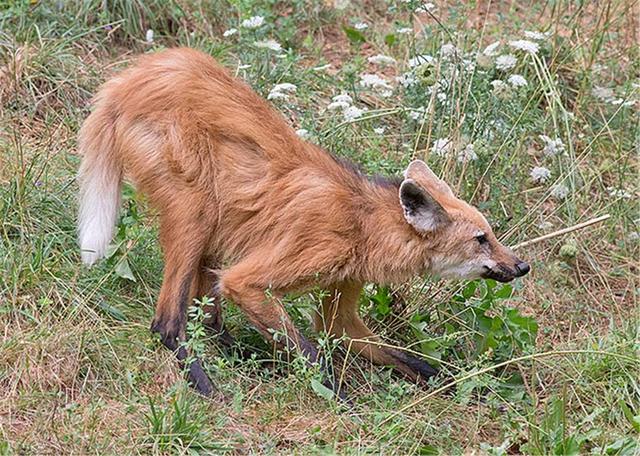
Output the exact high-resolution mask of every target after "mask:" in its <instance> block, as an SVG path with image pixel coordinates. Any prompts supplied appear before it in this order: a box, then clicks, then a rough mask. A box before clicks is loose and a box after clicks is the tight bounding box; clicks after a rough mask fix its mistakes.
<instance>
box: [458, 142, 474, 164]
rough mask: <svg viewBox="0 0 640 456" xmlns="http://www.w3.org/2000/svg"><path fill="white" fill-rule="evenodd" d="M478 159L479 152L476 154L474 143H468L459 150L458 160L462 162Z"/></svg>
mask: <svg viewBox="0 0 640 456" xmlns="http://www.w3.org/2000/svg"><path fill="white" fill-rule="evenodd" d="M477 159H478V154H476V151H475V150H474V147H473V144H467V145H466V147H465V148H464V149H462V150H461V151H459V152H458V161H459V162H461V163H465V162H468V161H474V160H477Z"/></svg>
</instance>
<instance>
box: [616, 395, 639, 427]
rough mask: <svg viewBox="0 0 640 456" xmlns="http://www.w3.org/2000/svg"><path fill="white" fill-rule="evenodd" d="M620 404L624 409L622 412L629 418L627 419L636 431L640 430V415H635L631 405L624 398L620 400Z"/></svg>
mask: <svg viewBox="0 0 640 456" xmlns="http://www.w3.org/2000/svg"><path fill="white" fill-rule="evenodd" d="M618 405H620V408H621V409H622V413H624V416H625V417H626V418H627V420H628V421H629V423H630V424H631V427H632V428H633V429H634V430H635V431H636V432H640V415H635V416H634V414H633V412H632V411H631V409H630V408H629V406H628V405H627V404H626V402H625V401H623V400H622V399H620V400H619V401H618Z"/></svg>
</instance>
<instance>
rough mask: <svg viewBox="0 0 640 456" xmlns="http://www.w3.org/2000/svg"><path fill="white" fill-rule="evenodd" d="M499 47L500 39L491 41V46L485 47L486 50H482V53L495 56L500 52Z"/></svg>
mask: <svg viewBox="0 0 640 456" xmlns="http://www.w3.org/2000/svg"><path fill="white" fill-rule="evenodd" d="M499 47H500V41H496V42H495V43H491V44H490V45H489V46H487V47H486V48H484V51H482V53H483V54H484V55H488V56H490V57H493V56H494V55H497V54H498V48H499Z"/></svg>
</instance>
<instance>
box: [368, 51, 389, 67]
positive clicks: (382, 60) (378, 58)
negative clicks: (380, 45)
mask: <svg viewBox="0 0 640 456" xmlns="http://www.w3.org/2000/svg"><path fill="white" fill-rule="evenodd" d="M367 60H368V61H369V63H373V64H375V65H383V66H384V65H395V63H396V59H394V58H393V57H389V56H388V55H383V54H378V55H373V56H371V57H369V58H367Z"/></svg>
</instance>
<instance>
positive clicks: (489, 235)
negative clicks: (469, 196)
mask: <svg viewBox="0 0 640 456" xmlns="http://www.w3.org/2000/svg"><path fill="white" fill-rule="evenodd" d="M400 203H401V204H402V208H403V210H404V217H405V219H406V221H407V222H408V223H409V224H410V225H411V226H412V227H413V229H414V230H415V231H416V232H417V234H418V235H419V236H421V237H423V238H424V242H425V243H428V244H429V246H430V248H429V249H428V250H429V255H428V258H426V260H425V261H426V268H427V270H428V272H431V273H433V274H437V275H439V276H441V277H444V278H464V279H477V278H485V279H495V280H498V281H500V282H509V281H511V280H513V279H514V278H516V277H521V276H523V275H525V274H526V273H527V272H529V265H528V264H527V263H525V262H524V261H522V260H520V259H519V258H518V257H517V256H516V255H515V254H514V253H513V251H511V249H510V248H509V247H506V246H504V245H502V244H501V243H500V242H499V241H498V239H497V238H496V236H495V235H494V234H493V231H492V230H491V227H490V226H489V223H487V220H486V219H485V218H484V216H483V215H482V214H481V213H480V212H479V211H478V210H477V209H476V208H475V207H473V206H471V205H470V204H467V203H466V202H464V201H462V200H460V199H458V198H456V196H455V195H454V194H453V192H452V191H451V188H449V186H448V185H447V184H446V183H445V182H444V181H442V180H441V179H439V178H438V177H437V176H436V175H435V174H434V173H433V171H431V169H429V167H428V166H427V165H426V163H424V162H423V161H420V160H416V161H413V162H412V163H411V164H410V165H409V167H408V168H407V170H406V171H405V173H404V181H403V182H402V184H401V185H400Z"/></svg>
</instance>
